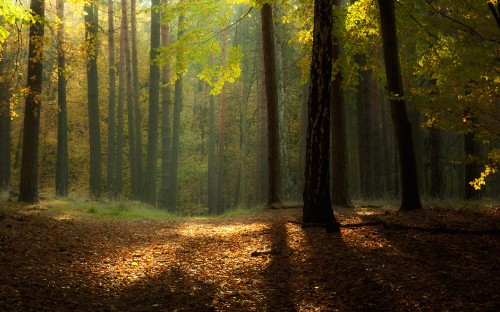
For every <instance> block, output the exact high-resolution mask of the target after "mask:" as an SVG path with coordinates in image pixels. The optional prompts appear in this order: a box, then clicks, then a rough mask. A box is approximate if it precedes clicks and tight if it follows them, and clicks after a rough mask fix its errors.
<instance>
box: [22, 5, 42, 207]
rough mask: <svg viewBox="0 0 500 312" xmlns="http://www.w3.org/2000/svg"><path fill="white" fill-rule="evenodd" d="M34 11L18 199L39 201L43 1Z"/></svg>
mask: <svg viewBox="0 0 500 312" xmlns="http://www.w3.org/2000/svg"><path fill="white" fill-rule="evenodd" d="M30 9H31V14H32V15H33V17H35V22H34V23H33V24H31V26H30V36H29V38H30V39H29V52H28V76H27V78H28V80H27V89H28V94H27V96H26V102H25V108H24V123H23V128H24V132H23V151H22V157H21V176H20V179H21V180H20V183H19V201H22V202H27V203H34V202H37V201H38V143H39V136H40V106H41V99H40V96H41V94H42V73H43V36H44V22H43V19H44V15H45V2H44V0H32V1H31V4H30Z"/></svg>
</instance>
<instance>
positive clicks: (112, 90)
mask: <svg viewBox="0 0 500 312" xmlns="http://www.w3.org/2000/svg"><path fill="white" fill-rule="evenodd" d="M113 5H114V2H113V0H108V62H109V65H108V72H109V97H108V159H107V161H108V167H107V170H106V189H107V192H108V197H113V196H114V194H115V176H114V166H115V157H116V154H115V148H116V142H115V103H116V70H115V66H116V60H115V23H114V18H115V16H114V8H113Z"/></svg>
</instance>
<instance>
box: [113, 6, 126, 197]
mask: <svg viewBox="0 0 500 312" xmlns="http://www.w3.org/2000/svg"><path fill="white" fill-rule="evenodd" d="M122 5H123V2H122ZM125 22H126V21H125V20H123V19H122V21H121V30H120V60H119V66H118V69H119V71H118V105H117V125H116V165H115V183H114V184H115V195H116V196H118V197H120V196H122V195H123V146H124V138H123V131H124V129H125V125H124V108H123V103H124V102H125V95H126V94H125V88H126V87H125V84H126V82H125V80H126V78H125V77H126V67H127V64H126V60H125V49H126V45H125V34H126V31H127V24H125Z"/></svg>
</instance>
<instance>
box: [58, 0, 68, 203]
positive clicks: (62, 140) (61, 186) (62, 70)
mask: <svg viewBox="0 0 500 312" xmlns="http://www.w3.org/2000/svg"><path fill="white" fill-rule="evenodd" d="M56 7H57V17H58V18H59V20H60V24H59V28H58V29H57V104H58V107H59V110H58V113H57V157H56V194H57V196H68V112H67V105H66V58H65V53H64V40H65V38H64V0H57V3H56Z"/></svg>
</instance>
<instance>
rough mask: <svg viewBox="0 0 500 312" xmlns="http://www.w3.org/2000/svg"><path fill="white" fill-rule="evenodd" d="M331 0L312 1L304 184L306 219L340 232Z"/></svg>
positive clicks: (304, 216) (306, 221)
mask: <svg viewBox="0 0 500 312" xmlns="http://www.w3.org/2000/svg"><path fill="white" fill-rule="evenodd" d="M332 7H333V0H315V1H314V30H313V48H312V63H311V78H310V79H311V80H310V88H309V102H308V119H309V122H308V127H307V146H306V168H305V185H304V193H303V197H304V208H303V219H304V222H305V223H320V224H325V225H326V227H327V230H328V231H331V232H339V231H340V226H339V224H338V222H337V220H336V219H335V216H334V214H333V210H332V202H331V198H330V161H329V156H330V155H329V150H330V116H331V115H330V107H331V102H330V101H331V89H330V88H331V77H332V55H333V53H332V46H333V45H332V27H333V25H332Z"/></svg>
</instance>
